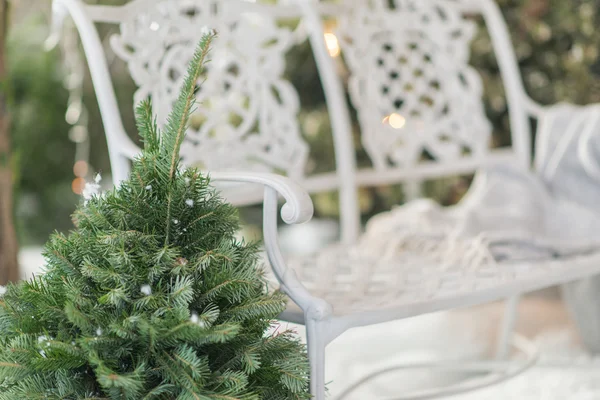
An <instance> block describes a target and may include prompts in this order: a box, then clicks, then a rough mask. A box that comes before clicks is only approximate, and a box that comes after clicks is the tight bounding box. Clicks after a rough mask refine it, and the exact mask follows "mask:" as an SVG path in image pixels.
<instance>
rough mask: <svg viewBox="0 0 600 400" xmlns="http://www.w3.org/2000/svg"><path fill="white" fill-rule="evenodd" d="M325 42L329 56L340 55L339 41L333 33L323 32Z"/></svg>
mask: <svg viewBox="0 0 600 400" xmlns="http://www.w3.org/2000/svg"><path fill="white" fill-rule="evenodd" d="M325 44H326V45H327V50H328V51H329V55H330V56H331V57H337V56H339V55H340V52H341V49H340V42H339V41H338V38H337V36H335V35H334V34H333V33H331V32H327V33H325Z"/></svg>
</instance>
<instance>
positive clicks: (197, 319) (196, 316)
mask: <svg viewBox="0 0 600 400" xmlns="http://www.w3.org/2000/svg"><path fill="white" fill-rule="evenodd" d="M190 321H191V322H192V323H194V324H197V323H198V321H200V317H199V316H198V314H197V313H195V312H193V313H192V316H191V317H190Z"/></svg>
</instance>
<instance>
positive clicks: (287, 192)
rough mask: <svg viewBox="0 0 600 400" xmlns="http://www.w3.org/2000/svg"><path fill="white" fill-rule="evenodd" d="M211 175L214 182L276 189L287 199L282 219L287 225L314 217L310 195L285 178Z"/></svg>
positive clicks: (247, 174) (241, 173)
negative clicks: (250, 184)
mask: <svg viewBox="0 0 600 400" xmlns="http://www.w3.org/2000/svg"><path fill="white" fill-rule="evenodd" d="M209 175H210V178H211V180H212V181H220V182H239V183H257V184H260V185H263V186H267V187H270V188H272V189H274V190H275V191H277V193H279V194H280V195H281V196H283V198H284V199H285V204H284V206H283V208H282V209H281V218H282V219H283V221H284V222H285V223H287V224H303V223H305V222H308V221H310V220H311V218H312V216H313V213H314V207H313V203H312V200H311V199H310V196H309V195H308V193H307V192H306V191H305V190H304V189H303V188H302V187H301V186H300V185H298V184H297V183H296V182H294V181H292V180H291V179H289V178H286V177H284V176H281V175H276V174H266V173H252V172H221V173H218V172H211V173H210V174H209Z"/></svg>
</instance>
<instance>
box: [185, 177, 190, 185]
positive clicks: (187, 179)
mask: <svg viewBox="0 0 600 400" xmlns="http://www.w3.org/2000/svg"><path fill="white" fill-rule="evenodd" d="M184 181H185V184H186V186H190V182H191V179H190V178H187V177H186V178H185V179H184Z"/></svg>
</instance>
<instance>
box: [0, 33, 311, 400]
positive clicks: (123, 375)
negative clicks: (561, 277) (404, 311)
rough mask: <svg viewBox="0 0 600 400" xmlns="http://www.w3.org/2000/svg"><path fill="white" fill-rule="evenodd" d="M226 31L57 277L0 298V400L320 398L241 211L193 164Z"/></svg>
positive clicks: (87, 211) (84, 220)
mask: <svg viewBox="0 0 600 400" xmlns="http://www.w3.org/2000/svg"><path fill="white" fill-rule="evenodd" d="M213 39H214V34H212V33H211V34H207V35H205V36H204V37H203V39H202V41H201V42H200V44H199V46H198V49H197V51H196V52H195V55H194V57H193V60H192V62H191V64H190V67H189V70H188V75H187V77H186V79H185V82H184V85H183V89H182V91H181V95H180V96H179V98H178V100H177V102H176V103H175V105H174V108H173V111H172V113H171V114H170V116H169V119H168V122H167V124H166V126H165V128H164V129H163V130H162V132H160V131H159V129H158V127H157V124H156V121H155V119H154V118H153V112H152V106H151V103H150V102H149V101H145V102H143V103H142V104H140V106H139V107H138V108H137V126H138V129H139V133H140V135H141V137H142V138H143V141H144V149H143V151H142V153H141V155H140V156H139V157H138V158H137V159H135V160H134V161H133V166H132V173H131V176H130V178H129V179H128V180H127V181H125V182H123V183H122V184H121V185H120V186H119V187H118V188H115V189H113V190H112V191H110V192H108V193H106V194H104V195H102V196H91V198H90V199H89V200H88V201H86V202H85V203H84V204H82V205H80V207H79V208H78V210H77V211H76V213H75V221H76V225H77V229H76V230H75V231H73V232H71V233H70V234H69V235H68V236H65V235H62V234H55V235H53V236H52V237H51V239H50V241H49V242H48V244H47V245H46V249H45V257H46V261H47V265H46V272H45V273H44V274H43V275H41V276H39V277H36V278H34V279H33V280H31V281H29V282H23V283H20V284H19V285H14V286H10V287H9V288H8V291H7V293H6V294H5V296H4V297H3V299H2V301H1V302H0V400H4V399H6V400H8V399H10V400H16V399H49V400H50V399H88V400H92V399H95V400H99V399H131V400H134V399H136V400H137V399H181V400H186V399H195V400H198V399H206V400H208V399H223V400H224V399H228V400H234V399H244V400H246V399H248V400H249V399H273V400H275V399H300V398H308V397H309V395H308V393H307V362H306V355H305V350H304V347H303V346H302V345H301V344H300V343H299V342H297V341H296V340H295V339H294V338H293V337H292V335H291V333H290V332H282V333H279V334H277V333H275V334H270V333H268V332H269V329H270V328H271V325H272V321H273V320H274V318H276V316H277V315H278V314H279V313H280V312H281V311H282V310H283V309H284V307H285V299H284V296H283V295H282V294H281V293H274V294H268V293H267V291H266V282H265V279H264V277H263V275H262V272H261V269H260V268H259V266H258V259H259V257H258V252H257V250H258V248H257V245H255V244H246V243H243V242H239V241H237V240H236V239H235V232H236V231H237V230H238V228H239V221H238V217H237V213H236V210H235V209H234V208H233V207H232V206H231V205H229V204H227V203H225V202H223V201H222V200H221V198H219V196H218V194H217V193H216V192H215V190H214V189H212V188H211V186H210V185H209V178H208V177H206V176H203V175H202V174H200V173H199V172H198V171H197V170H194V169H183V168H181V167H180V165H179V149H180V146H181V143H182V141H183V139H184V136H185V131H186V129H187V124H188V119H189V116H190V111H191V109H192V107H193V105H194V98H195V95H194V92H195V89H196V85H197V82H198V79H199V77H200V76H201V73H202V71H203V68H204V64H205V61H206V59H207V56H208V53H209V48H210V44H211V42H212V40H213Z"/></svg>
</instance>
